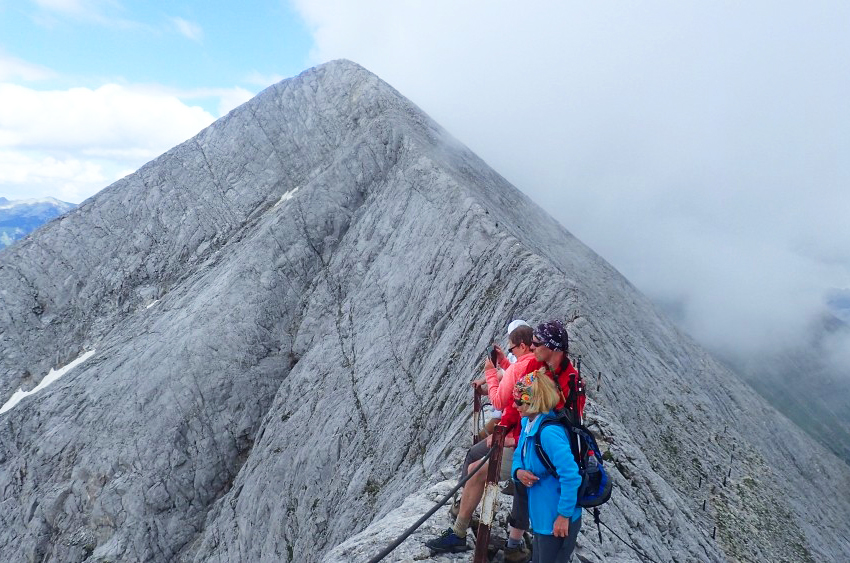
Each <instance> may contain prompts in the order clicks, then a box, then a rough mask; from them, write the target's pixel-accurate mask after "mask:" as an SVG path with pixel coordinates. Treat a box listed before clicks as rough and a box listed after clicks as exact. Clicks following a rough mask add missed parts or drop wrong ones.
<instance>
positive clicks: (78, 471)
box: [0, 61, 850, 562]
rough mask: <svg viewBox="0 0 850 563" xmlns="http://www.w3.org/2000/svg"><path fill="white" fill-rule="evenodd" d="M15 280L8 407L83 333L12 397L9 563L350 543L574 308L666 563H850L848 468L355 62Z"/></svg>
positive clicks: (101, 200) (590, 549) (614, 522)
mask: <svg viewBox="0 0 850 563" xmlns="http://www.w3.org/2000/svg"><path fill="white" fill-rule="evenodd" d="M84 233H85V234H86V236H83V234H84ZM0 288H2V290H0V305H2V307H0V346H2V350H3V354H2V358H0V402H5V400H6V399H7V398H8V397H10V396H11V395H12V394H13V393H14V392H15V390H17V389H19V388H32V387H34V386H35V384H37V383H38V380H39V379H40V377H42V376H43V375H44V374H46V373H47V372H48V370H49V369H50V368H51V367H56V366H59V365H62V364H65V363H67V362H69V361H71V360H73V359H75V358H77V357H79V356H80V355H82V353H83V352H84V351H88V350H96V353H95V354H94V355H93V356H92V357H91V358H90V359H88V360H87V361H86V362H84V363H82V364H80V365H79V366H77V367H75V368H74V369H73V370H72V371H70V372H69V373H67V374H66V375H64V376H63V377H62V379H61V380H59V381H57V382H56V383H54V384H53V385H51V386H50V387H49V388H47V389H44V390H43V391H41V392H40V393H38V394H35V395H33V396H30V397H27V398H25V399H23V400H22V401H21V402H20V403H19V404H18V405H17V406H15V407H14V408H13V409H11V410H9V411H8V412H6V413H4V414H2V415H0V485H1V486H2V489H3V496H2V501H0V502H2V507H3V509H2V511H0V521H2V526H0V559H3V560H30V559H32V560H45V561H63V562H66V561H101V562H102V561H115V560H121V561H175V560H176V561H208V560H215V561H217V560H234V561H239V560H244V561H318V560H357V561H359V560H363V559H362V558H361V555H362V554H363V553H365V551H358V550H354V549H351V550H347V548H346V547H345V546H346V545H348V546H351V545H352V544H351V543H347V542H355V543H356V542H362V541H363V538H364V536H362V535H359V536H358V534H360V533H361V532H364V530H367V527H369V526H370V524H371V525H372V529H373V530H374V529H375V527H381V526H382V522H383V523H384V524H383V525H384V527H386V528H390V527H391V526H392V522H391V521H390V520H387V519H386V517H387V515H389V514H391V513H392V512H393V511H394V510H396V509H398V508H399V507H402V506H404V504H405V499H407V498H409V497H410V498H413V497H415V496H416V495H417V494H424V492H423V491H426V490H428V489H429V488H430V487H432V486H436V485H437V484H438V483H439V482H441V481H443V480H444V479H445V477H446V473H445V472H446V471H448V469H446V467H452V466H453V463H454V460H456V456H457V455H458V453H459V452H461V451H462V450H463V448H465V447H466V445H467V436H468V413H469V399H470V393H469V381H470V379H471V378H472V376H473V375H475V374H476V373H478V371H479V369H480V361H481V359H482V356H483V354H482V351H483V350H484V348H485V346H486V344H487V343H488V342H489V341H491V339H492V338H493V337H494V336H496V335H501V334H502V333H503V331H504V326H505V324H506V323H507V321H508V320H510V319H512V318H516V317H523V318H527V319H530V320H543V319H547V318H551V317H560V318H564V319H567V320H568V321H569V324H570V327H571V333H572V335H573V336H574V345H573V353H574V354H582V356H583V358H584V363H583V365H584V370H585V373H597V372H601V374H602V376H601V384H600V386H599V389H598V391H597V390H595V389H592V392H591V397H590V399H591V402H590V405H589V407H588V410H589V412H590V418H591V419H592V420H595V421H596V423H595V424H596V429H597V430H598V431H599V433H600V434H601V437H602V440H603V443H604V449H605V450H607V451H608V452H609V454H608V455H609V456H610V459H611V462H612V463H611V465H612V468H613V473H614V478H615V479H616V487H617V488H616V492H615V497H614V499H613V500H612V503H610V504H611V506H610V507H606V520H607V523H608V525H609V526H611V528H612V529H613V530H616V531H617V532H618V533H619V534H621V535H623V536H624V537H628V538H630V540H631V541H633V542H635V543H636V544H638V545H639V546H640V547H641V548H642V549H644V550H645V551H646V552H647V553H649V554H651V555H652V556H653V557H654V558H656V559H658V560H660V561H662V560H663V561H671V560H675V561H685V560H691V561H696V560H699V561H706V560H708V561H723V560H740V561H795V562H796V561H821V560H845V559H848V558H850V541H848V539H847V538H848V537H850V529H848V526H850V524H848V522H850V501H848V499H847V495H846V494H842V492H846V491H850V469H848V467H847V466H846V465H845V464H843V463H841V462H839V461H838V460H837V458H835V456H833V455H832V454H830V453H828V452H826V451H825V450H823V448H821V447H820V446H819V445H817V444H815V443H813V442H812V440H810V439H807V437H806V436H805V435H804V434H803V433H802V432H801V431H800V430H799V429H797V428H796V427H794V426H793V425H792V424H791V423H790V422H789V421H788V420H787V419H785V418H784V417H782V416H781V415H779V414H778V413H777V412H776V411H775V410H774V409H772V408H770V407H769V406H768V405H767V404H766V403H765V402H764V401H763V400H762V399H761V398H759V397H758V396H757V395H756V393H755V392H754V391H753V390H752V389H750V388H749V387H747V386H746V385H744V384H743V383H741V382H740V381H739V380H738V379H737V378H735V377H734V376H733V375H732V374H731V373H730V372H729V371H728V370H726V369H725V368H724V367H723V366H722V365H721V364H719V363H718V362H717V361H715V360H714V359H713V358H711V357H710V356H709V355H708V354H706V353H705V352H704V351H703V350H702V349H701V348H700V347H699V346H697V345H696V344H695V343H694V342H693V341H692V340H691V339H689V338H688V337H687V336H685V335H683V334H682V333H680V332H679V331H678V330H677V329H676V328H675V327H674V326H673V324H672V323H671V322H670V321H669V320H667V319H666V318H665V317H664V316H663V315H661V314H660V313H659V312H658V311H657V310H656V309H655V308H654V307H653V306H652V305H651V304H650V303H649V301H648V300H647V299H646V298H645V297H644V296H642V295H641V294H640V293H639V292H637V291H636V290H635V288H634V287H632V286H631V284H630V283H629V282H628V281H627V280H625V279H624V278H623V277H622V276H621V275H620V274H619V273H618V272H616V270H614V269H613V268H612V267H611V266H610V265H608V264H607V263H605V262H604V261H603V260H602V259H601V258H599V257H598V256H597V255H596V254H594V253H593V252H592V251H591V250H590V249H588V248H587V247H586V246H584V245H583V244H581V242H579V241H578V240H576V239H575V238H574V237H573V236H572V235H570V234H569V232H567V231H566V230H565V229H564V228H563V227H562V226H560V225H558V224H557V223H556V222H555V221H554V220H553V219H552V218H551V217H549V216H548V215H546V213H545V212H543V211H542V210H541V209H540V208H539V207H537V206H536V205H535V204H533V203H532V202H531V201H530V200H529V199H528V198H527V197H526V196H525V195H523V194H522V193H521V192H519V191H518V190H517V189H516V188H514V187H513V186H511V185H510V184H509V183H508V182H507V181H505V180H504V179H503V178H502V177H500V176H499V175H498V174H497V173H496V172H494V171H493V170H492V169H491V168H489V167H488V166H487V165H486V164H485V163H484V162H482V161H481V160H480V159H478V158H477V157H476V156H475V155H474V154H472V153H471V152H470V151H469V150H468V149H466V148H465V147H464V146H462V145H461V144H460V143H458V142H457V141H456V140H454V139H453V138H452V137H451V136H450V135H448V134H447V133H446V132H445V131H444V130H443V129H441V128H440V127H439V126H438V125H437V124H435V123H434V122H433V121H432V120H430V118H428V117H427V116H426V115H425V114H424V113H423V112H422V111H421V110H419V109H418V108H417V107H416V106H414V105H413V104H412V103H411V102H409V101H408V100H406V99H405V98H404V97H403V96H401V95H400V94H399V93H398V92H396V91H395V90H393V89H392V88H391V87H390V86H389V85H387V84H386V83H384V82H382V81H381V80H380V79H378V78H377V77H375V76H374V75H372V74H371V73H369V72H368V71H366V70H364V69H363V68H361V67H359V66H357V65H356V64H353V63H350V62H348V61H335V62H332V63H328V64H326V65H322V66H320V67H316V68H314V69H311V70H309V71H306V72H304V73H303V74H301V75H299V76H298V77H296V78H293V79H290V80H286V81H283V82H281V83H279V84H277V85H275V86H272V87H271V88H269V89H267V90H266V91H264V92H262V93H260V94H259V95H258V96H257V97H255V98H254V99H253V100H251V101H249V102H248V103H246V104H245V105H243V106H241V107H239V108H237V109H236V110H234V111H233V112H231V113H230V114H228V115H227V116H225V117H224V118H222V119H220V120H219V121H217V122H216V123H214V124H213V125H212V126H210V127H209V128H207V129H205V130H204V131H202V132H201V133H200V134H198V135H197V136H196V137H194V138H193V139H190V140H189V141H187V142H185V143H183V144H181V145H179V146H177V147H175V148H174V149H172V150H170V151H168V152H167V153H165V154H164V155H162V156H161V157H159V158H157V159H156V160H154V161H152V162H150V163H148V164H147V165H145V166H144V167H142V168H141V169H140V170H139V171H138V172H136V173H134V174H131V175H130V176H128V177H126V178H124V179H122V180H120V181H118V182H116V183H115V184H113V185H112V186H110V187H108V188H106V189H105V190H103V191H102V192H101V193H99V194H98V195H97V196H95V197H93V198H91V199H90V200H88V201H87V202H85V203H84V204H83V205H81V206H80V207H78V208H77V209H74V210H73V211H71V212H69V213H68V214H66V215H64V216H63V217H62V218H61V219H59V220H57V221H54V222H52V223H50V224H49V225H47V226H45V227H44V228H43V229H41V230H40V231H39V232H38V233H36V235H34V236H32V237H29V238H28V239H26V240H24V241H22V242H20V243H19V244H16V245H14V246H12V247H10V248H8V249H7V250H6V251H4V252H3V253H2V254H0ZM730 459H733V460H734V461H733V463H732V476H731V477H728V478H727V483H726V485H724V484H722V481H723V476H724V475H726V474H727V471H728V470H729V468H730ZM698 481H701V482H702V483H701V485H700V486H697V485H696V484H695V483H697V482H698ZM813 498H816V499H819V500H818V502H817V503H812V502H811V500H810V499H813ZM704 501H706V505H707V508H706V510H705V511H703V510H702V506H703V502H704ZM714 527H716V528H717V534H716V538H715V539H712V537H711V530H712V529H713V528H714ZM588 536H589V537H588ZM367 541H368V540H367ZM592 542H593V536H592V535H590V534H585V535H584V537H583V542H582V543H583V548H582V549H583V551H582V553H584V554H585V556H586V559H587V560H591V561H601V560H606V561H610V560H618V559H619V560H629V558H630V557H632V555H631V552H630V551H629V550H628V549H627V548H626V547H624V546H623V545H622V544H618V543H615V542H608V543H606V544H605V545H603V546H598V547H594V546H593V543H592ZM361 545H362V543H361ZM376 547H380V546H376ZM357 553H360V554H361V555H356V554H357ZM399 557H401V556H400V555H399ZM396 560H403V559H396Z"/></svg>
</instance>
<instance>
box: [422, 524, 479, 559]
mask: <svg viewBox="0 0 850 563" xmlns="http://www.w3.org/2000/svg"><path fill="white" fill-rule="evenodd" d="M425 545H426V546H427V547H428V549H430V550H431V551H433V552H437V553H460V552H461V551H469V546H468V545H466V538H459V537H457V536H456V535H455V533H454V530H452V529H451V528H449V529H448V530H446V531H445V532H443V533H442V535H441V536H440V537H438V538H434V539H433V540H428V541H426V542H425Z"/></svg>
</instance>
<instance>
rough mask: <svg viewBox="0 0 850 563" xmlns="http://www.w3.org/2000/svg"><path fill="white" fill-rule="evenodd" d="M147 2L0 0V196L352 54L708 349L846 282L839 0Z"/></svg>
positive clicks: (160, 136)
mask: <svg viewBox="0 0 850 563" xmlns="http://www.w3.org/2000/svg"><path fill="white" fill-rule="evenodd" d="M152 4H153V3H151V2H140V1H129V0H32V1H26V0H17V1H14V2H13V1H7V0H0V196H6V197H8V198H10V199H15V198H24V197H35V196H44V195H52V196H55V197H58V198H60V199H64V200H66V201H71V202H79V201H82V200H83V199H85V198H86V197H88V196H90V195H92V194H94V193H95V192H96V191H97V190H99V189H101V188H103V187H105V186H106V185H108V184H109V183H111V182H112V181H114V180H115V179H117V178H120V177H121V176H123V175H124V174H126V173H128V172H130V171H133V170H135V169H136V168H138V167H139V166H140V165H141V164H143V163H144V162H147V161H148V160H150V159H152V158H154V157H155V156H157V155H158V154H160V153H162V152H163V151H165V150H166V149H168V148H170V147H172V146H173V145H175V144H177V143H179V142H181V141H183V140H185V139H187V138H189V137H191V136H192V135H194V134H195V133H197V132H198V131H199V130H200V129H202V128H203V127H205V126H206V125H208V124H209V123H211V122H212V121H213V120H214V119H216V118H217V117H220V116H221V115H223V114H224V113H226V112H227V111H229V110H230V109H232V108H233V107H235V106H236V105H238V104H239V103H241V102H243V101H245V100H247V99H249V98H250V97H251V96H252V95H254V94H255V93H257V92H258V91H259V90H261V89H262V88H264V87H265V86H268V85H269V84H271V83H273V82H276V81H277V80H279V79H282V78H286V77H290V76H293V75H295V74H297V73H298V72H299V71H301V70H303V69H304V68H307V67H309V66H312V65H313V64H317V63H320V62H325V61H327V60H331V59H335V58H341V57H344V58H348V59H351V60H354V61H356V62H358V63H360V64H362V65H363V66H365V67H366V68H368V69H369V70H371V71H373V72H375V73H376V74H378V75H379V76H380V77H381V78H383V79H385V80H387V81H388V82H389V83H390V84H392V85H393V86H395V87H396V88H397V89H398V90H399V91H401V92H402V93H403V94H405V95H406V96H408V97H409V98H411V99H412V100H413V101H414V102H416V103H417V104H418V105H419V106H420V107H422V108H423V109H424V110H425V111H427V112H428V113H429V114H431V115H432V117H434V118H435V119H436V120H437V121H438V122H440V123H441V124H442V125H443V126H444V127H446V128H447V129H448V130H449V131H450V132H452V133H453V134H454V135H455V136H456V137H457V138H459V139H460V140H461V141H463V142H465V143H466V144H467V145H469V146H470V147H471V148H472V149H473V150H474V151H476V152H477V153H478V154H479V155H480V156H481V157H482V158H484V159H485V160H486V161H487V162H488V163H490V164H491V165H492V166H493V167H494V168H495V169H496V170H498V171H499V172H501V173H502V174H503V175H504V176H505V177H507V178H508V179H509V180H510V181H511V182H512V183H514V184H515V185H516V186H517V187H519V188H520V189H521V190H523V191H524V192H526V193H527V194H529V195H530V196H531V197H532V198H533V199H535V200H536V201H537V202H538V203H540V204H541V205H543V206H544V207H545V208H547V209H549V210H553V211H552V212H553V214H554V215H556V217H557V218H558V219H559V220H560V221H561V222H562V223H564V225H565V226H566V227H567V228H568V229H569V230H571V231H572V232H573V233H574V234H576V235H577V236H578V237H579V238H581V239H582V240H583V241H584V242H586V243H587V244H589V245H590V246H591V247H592V248H594V249H595V250H596V251H597V252H598V253H600V254H601V255H602V256H604V257H605V258H607V259H608V260H609V261H610V262H612V263H613V264H614V265H615V266H616V267H617V268H618V269H620V271H622V272H623V273H624V274H625V275H626V276H627V277H629V278H630V279H631V280H632V281H633V282H634V283H635V284H636V285H637V286H638V287H640V288H641V289H642V290H644V291H645V292H646V293H647V294H649V295H650V296H651V297H653V298H654V299H656V300H658V301H661V302H664V303H665V304H666V305H667V306H668V307H669V308H670V310H672V311H675V312H676V314H677V316H678V318H679V320H680V321H681V322H682V323H683V324H684V326H686V327H687V328H688V329H689V330H690V332H691V333H692V334H694V335H695V336H696V337H697V338H699V339H701V340H702V341H704V342H705V343H707V344H709V345H710V346H711V347H713V348H715V349H726V350H735V351H740V352H742V353H743V352H751V351H759V350H762V349H764V348H765V347H776V346H777V345H780V344H782V345H784V343H791V342H794V341H799V340H800V339H801V338H802V337H803V331H804V330H805V329H806V328H807V323H808V322H810V321H811V320H812V319H813V318H816V316H817V315H819V314H820V313H821V312H822V310H823V307H824V302H825V299H826V295H827V293H828V292H829V291H830V290H832V289H833V288H847V287H848V286H850V221H848V220H847V216H848V215H850V156H849V155H850V104H848V103H847V99H848V98H850V65H848V64H847V61H848V60H850V34H848V33H847V29H848V24H849V23H850V2H846V0H829V1H820V0H811V1H809V2H805V3H803V2H790V1H784V0H770V1H767V0H749V1H748V2H738V1H732V0H718V1H711V2H709V1H707V0H706V1H704V2H681V1H675V0H670V1H658V0H643V1H641V2H618V1H613V0H611V1H602V2H578V1H568V0H557V1H555V0H553V1H530V2H523V3H518V2H516V1H506V0H469V1H464V2H458V1H457V0H452V1H449V0H428V1H424V0H421V1H409V2H398V1H386V0H359V1H358V2H348V1H342V0H336V1H332V0H328V1H312V0H294V1H292V2H286V1H284V0H275V1H257V2H250V3H233V2H210V1H207V2H200V1H181V0H174V1H173V2H168V3H164V2H163V3H158V4H157V7H151V5H152ZM839 348H840V347H839Z"/></svg>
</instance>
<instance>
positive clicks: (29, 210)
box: [0, 197, 76, 248]
mask: <svg viewBox="0 0 850 563" xmlns="http://www.w3.org/2000/svg"><path fill="white" fill-rule="evenodd" d="M74 207H76V205H74V204H73V203H67V202H64V201H59V200H58V199H55V198H52V197H46V198H41V199H19V200H9V199H6V198H5V197H0V248H3V247H5V246H9V245H10V244H12V243H13V242H15V241H16V240H18V239H22V238H24V237H25V236H26V235H28V234H29V233H31V232H32V231H34V230H36V229H37V228H39V227H40V226H42V225H43V224H45V223H47V222H48V221H50V220H51V219H55V218H56V217H59V216H60V215H62V214H63V213H67V212H68V211H70V210H71V209H73V208H74Z"/></svg>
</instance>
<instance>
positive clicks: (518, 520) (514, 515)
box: [508, 481, 528, 530]
mask: <svg viewBox="0 0 850 563" xmlns="http://www.w3.org/2000/svg"><path fill="white" fill-rule="evenodd" d="M508 524H510V525H511V526H513V527H514V528H517V529H520V530H527V529H528V489H527V488H526V487H525V485H523V484H522V483H520V482H519V481H514V502H513V505H512V506H511V515H510V517H509V518H508Z"/></svg>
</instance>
